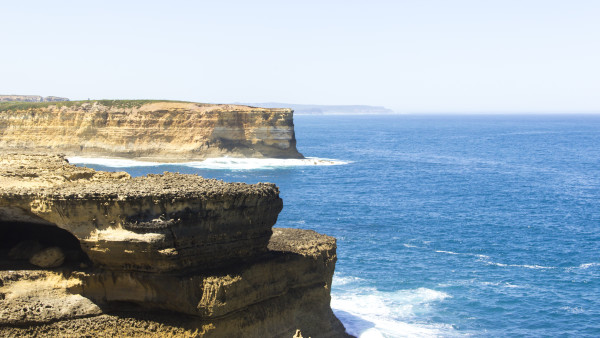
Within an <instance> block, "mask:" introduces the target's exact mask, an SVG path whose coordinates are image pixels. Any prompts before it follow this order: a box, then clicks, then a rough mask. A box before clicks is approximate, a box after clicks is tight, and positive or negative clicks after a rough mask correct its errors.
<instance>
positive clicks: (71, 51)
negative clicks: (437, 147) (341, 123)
mask: <svg viewBox="0 0 600 338" xmlns="http://www.w3.org/2000/svg"><path fill="white" fill-rule="evenodd" d="M0 32H2V33H1V34H0V39H1V40H0V93H6V94H11V93H15V94H39V95H58V96H66V97H69V98H71V99H87V98H156V99H163V98H164V99H181V100H192V101H201V102H235V101H239V102H267V101H278V102H289V103H312V104H369V105H384V106H387V107H390V108H392V109H395V110H397V111H400V112H447V111H451V112H461V111H462V112H480V111H483V112H485V111H487V112H490V111H491V112H501V111H507V112H531V111H565V112H568V111H596V112H600V1H598V0H589V1H585V0H579V1H578V0H562V1H552V0H539V1H538V0H514V1H512V0H498V1H492V0H490V1H486V0H473V1H463V0H457V1H452V0H440V1H428V0H413V1H392V0H390V1H377V0H369V1H366V0H365V1H348V0H347V1H325V0H321V1H306V0H305V1H284V0H280V1H124V0H121V1H107V0H104V1H3V2H2V3H1V4H0Z"/></svg>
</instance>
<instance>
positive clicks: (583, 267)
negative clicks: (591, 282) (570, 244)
mask: <svg viewBox="0 0 600 338" xmlns="http://www.w3.org/2000/svg"><path fill="white" fill-rule="evenodd" d="M596 266H600V263H585V264H581V265H579V268H580V269H588V268H593V267H596Z"/></svg>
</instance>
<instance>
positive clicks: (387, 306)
mask: <svg viewBox="0 0 600 338" xmlns="http://www.w3.org/2000/svg"><path fill="white" fill-rule="evenodd" d="M362 282H364V280H363V279H361V278H358V277H345V276H337V275H336V276H335V277H334V281H333V292H332V299H331V307H332V309H333V311H334V313H335V314H336V316H337V317H338V318H339V319H340V320H341V321H342V323H343V324H344V326H345V327H346V331H347V332H348V333H350V334H352V335H355V336H357V337H361V338H367V337H369V338H370V337H407V336H410V337H435V336H454V335H458V332H456V331H455V330H454V329H453V328H452V326H450V325H446V324H435V323H423V322H420V321H419V320H418V318H422V315H424V314H427V313H430V312H431V311H432V310H433V309H432V307H434V306H435V304H436V303H438V302H441V301H443V300H445V299H447V298H451V296H450V295H449V294H447V293H445V292H441V291H437V290H432V289H428V288H417V289H408V290H398V291H394V292H383V291H379V290H377V289H375V288H371V287H361V286H360V285H361V284H364V283H362Z"/></svg>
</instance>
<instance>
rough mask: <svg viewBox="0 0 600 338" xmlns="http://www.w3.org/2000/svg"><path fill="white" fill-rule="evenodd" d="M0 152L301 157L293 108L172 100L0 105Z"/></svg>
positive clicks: (175, 157) (161, 157) (185, 158)
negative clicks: (297, 143) (297, 144)
mask: <svg viewBox="0 0 600 338" xmlns="http://www.w3.org/2000/svg"><path fill="white" fill-rule="evenodd" d="M123 102H127V104H125V103H123ZM131 102H132V103H131ZM136 102H137V103H136ZM0 149H1V150H2V151H4V152H7V151H9V152H15V151H18V152H21V153H23V152H35V153H40V152H45V153H47V152H52V153H63V154H67V155H70V156H72V155H78V156H100V157H125V158H137V159H141V160H144V159H147V160H152V161H165V162H166V161H168V162H176V161H189V160H201V159H205V158H208V157H220V156H232V157H273V158H302V154H300V153H299V152H298V150H297V149H296V139H295V135H294V124H293V111H292V110H291V109H266V108H254V107H248V106H240V105H210V104H201V103H187V102H167V101H165V102H149V103H148V102H146V101H107V102H105V101H90V102H87V101H82V102H69V103H56V104H55V103H51V104H48V103H46V104H44V103H42V104H28V105H23V106H19V105H15V106H13V107H8V106H6V107H3V106H2V105H0Z"/></svg>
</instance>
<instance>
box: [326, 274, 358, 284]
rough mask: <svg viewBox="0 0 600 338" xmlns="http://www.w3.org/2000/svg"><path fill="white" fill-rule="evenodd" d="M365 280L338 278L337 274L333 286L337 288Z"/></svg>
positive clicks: (347, 277)
mask: <svg viewBox="0 0 600 338" xmlns="http://www.w3.org/2000/svg"><path fill="white" fill-rule="evenodd" d="M363 280H364V279H362V278H360V277H354V276H338V275H337V274H335V275H333V282H332V285H333V287H336V286H341V285H346V284H350V283H355V282H360V281H363Z"/></svg>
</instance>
